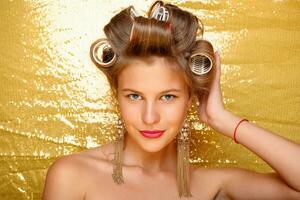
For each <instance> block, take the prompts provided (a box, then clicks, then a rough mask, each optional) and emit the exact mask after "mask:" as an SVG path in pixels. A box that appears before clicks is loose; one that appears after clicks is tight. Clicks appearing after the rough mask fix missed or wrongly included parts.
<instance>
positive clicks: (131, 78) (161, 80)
mask: <svg viewBox="0 0 300 200" xmlns="http://www.w3.org/2000/svg"><path fill="white" fill-rule="evenodd" d="M173 65H176V63H171V62H168V61H167V60H166V59H164V58H159V57H157V58H154V59H153V60H151V62H145V61H143V60H140V59H135V60H133V61H131V62H130V64H129V65H128V66H126V67H125V68H124V69H123V70H122V72H121V73H120V74H119V76H118V89H123V88H131V89H136V90H138V91H143V92H151V91H153V92H154V91H160V90H165V89H171V88H176V89H184V88H186V83H185V81H184V78H183V76H182V74H180V71H179V70H176V68H178V66H173ZM182 73H183V72H182Z"/></svg>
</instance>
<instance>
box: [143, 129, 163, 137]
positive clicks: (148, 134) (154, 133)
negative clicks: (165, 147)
mask: <svg viewBox="0 0 300 200" xmlns="http://www.w3.org/2000/svg"><path fill="white" fill-rule="evenodd" d="M164 132H165V131H162V130H142V131H140V133H141V134H142V135H143V136H144V137H146V138H158V137H160V136H162V134H163V133H164Z"/></svg>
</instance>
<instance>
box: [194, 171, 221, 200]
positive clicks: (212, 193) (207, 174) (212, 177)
mask: <svg viewBox="0 0 300 200" xmlns="http://www.w3.org/2000/svg"><path fill="white" fill-rule="evenodd" d="M225 177H226V170H223V169H222V168H203V167H196V166H192V173H191V183H192V185H191V187H192V188H191V189H192V190H193V191H194V193H195V194H196V193H197V194H198V196H201V197H202V196H203V194H207V195H208V196H206V197H205V199H215V200H221V199H223V200H225V199H226V197H225V195H223V193H222V185H223V183H224V180H225ZM193 188H194V189H193ZM203 199H204V198H203Z"/></svg>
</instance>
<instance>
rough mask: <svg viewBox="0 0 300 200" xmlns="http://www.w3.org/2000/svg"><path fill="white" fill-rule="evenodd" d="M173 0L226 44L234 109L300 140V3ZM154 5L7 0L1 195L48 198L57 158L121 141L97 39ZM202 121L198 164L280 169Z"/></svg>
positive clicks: (5, 199) (3, 5) (225, 77)
mask: <svg viewBox="0 0 300 200" xmlns="http://www.w3.org/2000/svg"><path fill="white" fill-rule="evenodd" d="M170 2H172V3H174V4H177V5H178V6H181V7H182V8H184V9H187V10H189V11H191V12H193V13H194V14H196V15H197V16H198V17H199V18H201V19H202V20H203V22H204V24H205V34H204V38H205V39H208V40H210V41H211V42H212V44H213V45H214V47H215V49H216V48H218V49H219V50H220V52H221V58H222V77H221V84H222V91H223V97H224V102H225V106H226V108H227V109H229V110H230V111H232V112H234V113H235V114H237V115H239V116H243V117H246V118H248V119H249V120H250V121H252V122H254V123H256V124H257V125H259V126H261V127H264V128H266V129H268V130H271V131H272V132H274V133H277V134H279V135H282V136H284V137H286V138H289V139H291V140H293V141H296V142H298V143H299V142H300V135H299V131H300V78H299V75H300V68H299V67H300V66H299V62H300V58H299V51H300V37H299V31H300V20H299V19H300V2H299V1H296V0H295V1H288V0H281V1H280V0H278V1H275V0H274V1H270V0H265V1H259V0H255V1H246V0H245V1H218V0H216V1H204V0H203V1H186V0H180V1H179V0H178V1H170ZM151 3H152V1H138V0H135V1H121V0H119V1H117V0H114V1H105V0H102V1H101V0H97V1H96V0H77V1H63V0H62V1H46V0H37V1H31V0H18V1H13V0H10V1H9V0H4V1H0V18H1V20H0V27H1V32H0V43H1V49H0V70H1V71H0V74H1V75H0V87H1V96H0V108H1V112H0V199H1V200H12V199H40V196H41V192H42V189H43V186H44V179H45V175H46V171H47V169H48V167H49V165H50V164H51V163H52V162H53V161H54V160H56V159H57V158H58V157H60V156H63V155H66V154H71V153H73V152H78V151H81V150H83V149H86V148H93V147H96V146H99V145H101V144H104V143H106V142H109V141H111V140H112V135H113V132H114V130H115V129H114V126H113V125H111V124H114V120H115V118H116V113H115V107H114V106H113V105H112V104H111V101H112V99H111V96H110V94H109V88H108V83H107V81H106V79H105V77H104V76H103V74H102V73H101V72H100V71H99V70H98V69H97V68H96V67H95V66H94V65H93V64H92V63H91V61H90V59H89V46H90V44H91V42H92V41H94V40H95V39H97V38H100V37H103V36H104V34H103V31H102V28H103V26H104V25H105V24H106V23H108V21H109V19H110V18H111V17H112V16H113V15H114V14H116V13H117V12H118V11H120V10H121V9H122V8H125V7H127V6H129V5H134V6H135V7H136V9H138V10H140V12H145V11H146V10H147V9H148V8H149V6H150V4H151ZM192 117H193V116H192ZM192 126H193V134H194V136H195V138H196V140H195V143H194V144H193V148H192V158H191V163H194V164H195V165H199V166H201V167H210V166H212V167H216V166H222V167H223V166H225V167H227V166H239V167H244V168H248V169H252V170H256V171H264V172H266V171H270V170H271V168H270V167H268V166H267V165H266V164H265V163H264V162H263V161H262V160H261V159H259V158H258V157H257V156H255V155H254V154H252V153H251V152H250V151H248V150H247V149H245V148H244V147H242V146H241V145H236V144H234V143H233V142H232V140H231V139H229V138H225V137H224V136H222V135H221V134H219V133H217V132H215V131H214V130H212V129H210V128H209V127H207V126H205V125H204V124H200V123H198V122H197V121H196V120H195V116H194V121H193V123H192ZM257 140H259V138H257ZM278 151H280V149H278ZM272 153H276V152H272Z"/></svg>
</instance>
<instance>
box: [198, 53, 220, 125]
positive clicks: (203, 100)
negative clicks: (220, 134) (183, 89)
mask: <svg viewBox="0 0 300 200" xmlns="http://www.w3.org/2000/svg"><path fill="white" fill-rule="evenodd" d="M215 61H216V62H215V66H214V67H215V68H216V71H215V72H216V74H215V78H214V80H213V82H212V84H211V88H210V91H209V93H208V94H202V93H201V94H198V100H199V104H200V105H199V107H198V109H197V111H198V116H199V119H200V121H201V122H204V123H206V124H207V125H209V126H212V127H213V125H214V121H216V117H219V116H221V115H222V114H223V113H224V111H226V109H225V107H224V104H223V98H222V92H221V85H220V78H221V62H220V55H219V53H218V51H217V52H216V53H215Z"/></svg>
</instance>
